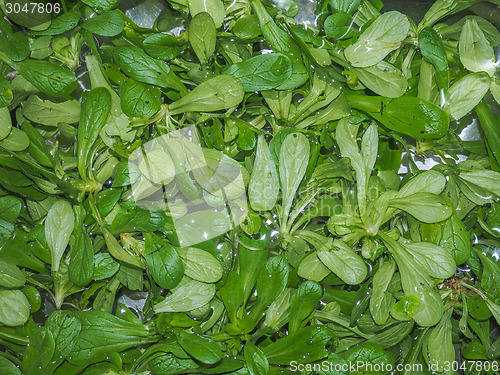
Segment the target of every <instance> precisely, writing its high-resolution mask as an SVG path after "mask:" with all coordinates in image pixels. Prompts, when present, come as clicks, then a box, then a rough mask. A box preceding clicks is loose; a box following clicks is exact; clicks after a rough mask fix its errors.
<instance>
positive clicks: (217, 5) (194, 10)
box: [188, 0, 226, 38]
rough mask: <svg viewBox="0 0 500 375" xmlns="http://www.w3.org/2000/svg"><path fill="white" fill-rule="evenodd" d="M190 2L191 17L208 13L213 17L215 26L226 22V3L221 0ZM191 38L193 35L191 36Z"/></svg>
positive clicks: (194, 0)
mask: <svg viewBox="0 0 500 375" xmlns="http://www.w3.org/2000/svg"><path fill="white" fill-rule="evenodd" d="M188 2H189V12H190V13H191V17H193V19H194V17H196V15H198V14H199V13H204V12H205V13H208V14H210V16H211V17H212V18H213V22H214V24H215V27H217V28H219V27H221V26H222V23H223V22H224V16H225V15H226V11H225V9H224V4H223V2H222V1H221V0H206V1H203V2H200V1H196V0H188ZM190 38H191V37H190Z"/></svg>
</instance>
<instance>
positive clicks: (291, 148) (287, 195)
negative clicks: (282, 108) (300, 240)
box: [279, 133, 309, 229]
mask: <svg viewBox="0 0 500 375" xmlns="http://www.w3.org/2000/svg"><path fill="white" fill-rule="evenodd" d="M308 164H309V141H308V140H307V138H306V136H305V135H303V134H302V133H291V134H289V135H288V136H287V137H286V138H285V140H284V141H283V144H282V145H281V149H280V154H279V175H280V181H281V189H282V192H283V197H282V202H281V206H282V209H281V215H280V220H281V227H282V228H283V229H284V228H285V224H286V221H287V218H288V214H289V213H290V209H291V208H292V203H293V199H294V197H295V193H296V192H297V189H298V188H299V185H300V183H301V181H302V179H303V178H304V175H305V173H306V169H307V165H308Z"/></svg>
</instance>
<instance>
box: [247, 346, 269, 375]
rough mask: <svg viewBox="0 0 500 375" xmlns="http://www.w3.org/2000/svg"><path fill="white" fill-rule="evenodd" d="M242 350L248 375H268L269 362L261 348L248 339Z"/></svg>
mask: <svg viewBox="0 0 500 375" xmlns="http://www.w3.org/2000/svg"><path fill="white" fill-rule="evenodd" d="M243 352H244V354H245V362H246V365H247V369H248V372H249V373H250V375H269V362H268V361H267V358H266V355H265V354H264V353H263V352H262V350H260V349H259V348H258V347H256V346H255V345H254V344H253V343H252V342H251V341H250V340H248V341H247V342H246V343H245V348H244V350H243Z"/></svg>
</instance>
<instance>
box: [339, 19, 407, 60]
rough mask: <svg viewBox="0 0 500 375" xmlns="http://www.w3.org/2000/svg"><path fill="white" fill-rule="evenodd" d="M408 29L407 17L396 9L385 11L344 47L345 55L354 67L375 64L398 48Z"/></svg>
mask: <svg viewBox="0 0 500 375" xmlns="http://www.w3.org/2000/svg"><path fill="white" fill-rule="evenodd" d="M409 30H410V21H409V20H408V17H406V16H405V15H404V14H402V13H400V12H397V11H390V12H386V13H384V14H382V15H381V16H379V17H378V18H377V19H375V21H374V22H373V23H372V24H371V25H370V26H368V28H367V29H366V30H365V31H364V32H363V33H362V34H361V35H360V37H359V39H358V41H357V42H356V43H354V44H353V45H350V46H349V47H347V48H346V49H345V51H344V54H345V57H346V59H347V60H348V61H349V62H350V64H351V65H352V66H354V67H365V66H371V65H375V64H376V63H378V62H379V61H380V60H382V59H383V58H384V57H385V56H386V55H387V54H389V52H391V51H394V50H395V49H397V48H399V46H400V45H401V43H402V42H403V40H404V39H405V38H406V35H407V34H408V31H409Z"/></svg>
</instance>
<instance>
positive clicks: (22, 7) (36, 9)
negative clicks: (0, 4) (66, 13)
mask: <svg viewBox="0 0 500 375" xmlns="http://www.w3.org/2000/svg"><path fill="white" fill-rule="evenodd" d="M5 11H6V13H7V14H12V13H14V14H19V13H25V14H28V13H31V14H33V13H54V14H59V13H60V12H61V11H62V8H61V4H60V3H56V2H54V3H50V2H47V3H11V2H6V3H5Z"/></svg>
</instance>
